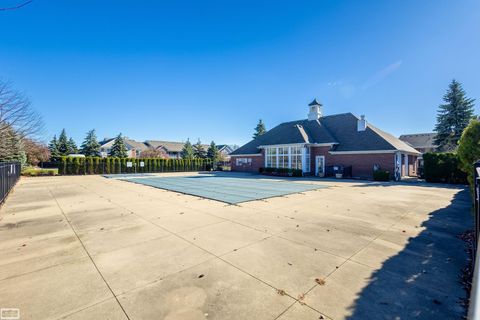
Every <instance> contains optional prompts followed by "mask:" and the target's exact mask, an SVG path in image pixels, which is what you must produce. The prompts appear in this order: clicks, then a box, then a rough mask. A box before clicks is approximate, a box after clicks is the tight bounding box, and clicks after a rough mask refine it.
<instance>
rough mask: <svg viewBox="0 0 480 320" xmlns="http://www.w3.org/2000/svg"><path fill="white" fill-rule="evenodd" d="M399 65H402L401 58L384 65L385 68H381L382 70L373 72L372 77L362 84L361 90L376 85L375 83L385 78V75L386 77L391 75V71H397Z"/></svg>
mask: <svg viewBox="0 0 480 320" xmlns="http://www.w3.org/2000/svg"><path fill="white" fill-rule="evenodd" d="M401 65H402V60H398V61H396V62H394V63H392V64H390V65H388V66H386V67H385V68H383V69H382V70H380V71H379V72H377V73H376V74H374V75H373V76H372V77H370V79H368V80H367V81H366V82H365V83H364V84H363V85H362V90H366V89H368V88H370V87H372V86H374V85H376V84H377V83H379V82H380V81H382V80H383V79H385V78H386V77H388V76H389V75H391V74H392V73H394V72H395V71H397V70H398V68H400V66H401Z"/></svg>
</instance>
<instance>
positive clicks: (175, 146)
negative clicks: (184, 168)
mask: <svg viewBox="0 0 480 320" xmlns="http://www.w3.org/2000/svg"><path fill="white" fill-rule="evenodd" d="M145 144H146V145H147V146H148V147H150V148H152V149H156V150H163V151H164V152H165V153H166V154H167V155H168V157H169V158H170V159H180V158H181V157H182V150H183V146H184V145H185V142H174V141H162V140H147V141H145ZM202 146H203V148H204V149H205V152H206V151H207V150H208V147H209V145H207V144H203V145H202Z"/></svg>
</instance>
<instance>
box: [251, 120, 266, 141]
mask: <svg viewBox="0 0 480 320" xmlns="http://www.w3.org/2000/svg"><path fill="white" fill-rule="evenodd" d="M265 132H267V129H265V124H264V123H263V121H262V119H260V120H258V124H257V126H256V127H255V133H254V134H253V139H256V138H258V137H259V136H261V135H262V134H265Z"/></svg>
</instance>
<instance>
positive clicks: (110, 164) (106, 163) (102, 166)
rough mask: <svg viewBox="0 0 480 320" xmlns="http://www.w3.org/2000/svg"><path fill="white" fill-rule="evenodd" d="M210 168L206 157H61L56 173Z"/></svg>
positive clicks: (210, 165) (170, 170)
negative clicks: (128, 163)
mask: <svg viewBox="0 0 480 320" xmlns="http://www.w3.org/2000/svg"><path fill="white" fill-rule="evenodd" d="M127 162H131V163H132V167H127ZM210 168H212V162H211V161H210V160H208V159H192V160H184V159H158V158H155V159H136V158H111V157H107V158H100V157H61V158H60V160H59V162H58V174H61V175H84V174H113V173H135V172H136V173H154V172H185V171H206V170H210Z"/></svg>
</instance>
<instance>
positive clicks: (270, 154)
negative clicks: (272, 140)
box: [266, 148, 277, 168]
mask: <svg viewBox="0 0 480 320" xmlns="http://www.w3.org/2000/svg"><path fill="white" fill-rule="evenodd" d="M266 154H267V165H266V167H269V168H276V167H277V148H267V150H266Z"/></svg>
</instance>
